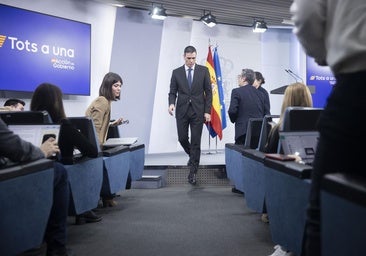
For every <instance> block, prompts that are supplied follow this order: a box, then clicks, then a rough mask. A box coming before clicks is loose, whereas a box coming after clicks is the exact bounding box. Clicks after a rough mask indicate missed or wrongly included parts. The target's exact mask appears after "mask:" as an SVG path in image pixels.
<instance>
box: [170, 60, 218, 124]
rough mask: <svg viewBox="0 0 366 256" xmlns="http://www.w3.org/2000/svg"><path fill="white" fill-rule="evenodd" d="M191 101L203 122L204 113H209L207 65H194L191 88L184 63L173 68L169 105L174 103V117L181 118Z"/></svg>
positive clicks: (210, 91) (210, 95) (210, 96)
mask: <svg viewBox="0 0 366 256" xmlns="http://www.w3.org/2000/svg"><path fill="white" fill-rule="evenodd" d="M189 103H191V105H192V108H193V110H194V112H195V113H196V114H197V116H198V117H199V118H202V123H203V122H204V113H208V114H211V106H212V89H211V80H210V74H209V71H208V69H207V67H205V66H202V65H198V64H196V65H195V68H194V74H193V81H192V88H191V89H190V88H189V85H188V80H187V76H186V70H185V65H183V66H181V67H179V68H176V69H174V70H173V73H172V77H171V81H170V92H169V105H171V104H174V105H175V106H176V107H175V115H176V118H178V119H180V118H183V116H184V115H185V113H186V112H187V109H188V107H189Z"/></svg>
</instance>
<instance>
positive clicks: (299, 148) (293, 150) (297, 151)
mask: <svg viewBox="0 0 366 256" xmlns="http://www.w3.org/2000/svg"><path fill="white" fill-rule="evenodd" d="M279 134H280V138H279V139H280V143H281V146H282V149H283V153H284V154H285V155H298V156H299V157H301V159H302V161H303V162H304V163H305V164H308V165H312V164H313V160H314V156H315V152H316V146H317V144H318V139H319V132H318V131H303V132H279Z"/></svg>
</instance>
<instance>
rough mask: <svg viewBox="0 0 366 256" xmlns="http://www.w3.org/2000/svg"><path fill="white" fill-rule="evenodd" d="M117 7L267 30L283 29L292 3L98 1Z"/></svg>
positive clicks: (289, 0) (285, 0)
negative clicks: (260, 24) (259, 22)
mask: <svg viewBox="0 0 366 256" xmlns="http://www.w3.org/2000/svg"><path fill="white" fill-rule="evenodd" d="M99 2H105V3H119V4H123V5H124V6H125V7H129V8H136V9H141V10H151V8H152V6H153V5H154V6H155V5H156V6H163V7H164V8H165V9H166V13H167V15H168V16H175V17H186V18H190V19H193V20H199V19H200V18H201V16H202V15H203V14H204V12H206V13H207V12H211V14H212V15H214V16H215V17H216V21H217V23H218V24H229V25H238V26H251V25H252V24H253V20H254V19H255V18H257V19H263V20H264V21H266V22H267V25H268V26H269V27H286V26H290V25H289V24H284V23H283V21H284V20H285V21H287V22H288V21H290V19H291V15H290V11H289V10H290V5H291V3H292V0H226V1H222V0H221V1H218V0H156V1H146V0H104V1H103V0H99Z"/></svg>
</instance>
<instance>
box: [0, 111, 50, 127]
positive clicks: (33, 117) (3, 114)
mask: <svg viewBox="0 0 366 256" xmlns="http://www.w3.org/2000/svg"><path fill="white" fill-rule="evenodd" d="M0 118H1V119H2V120H3V121H4V123H6V124H7V125H9V124H51V123H52V119H51V117H50V115H49V114H48V112H47V111H0Z"/></svg>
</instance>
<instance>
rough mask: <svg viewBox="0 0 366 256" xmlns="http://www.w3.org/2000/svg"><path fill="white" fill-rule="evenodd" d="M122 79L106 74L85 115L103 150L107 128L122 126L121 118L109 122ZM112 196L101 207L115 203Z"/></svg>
mask: <svg viewBox="0 0 366 256" xmlns="http://www.w3.org/2000/svg"><path fill="white" fill-rule="evenodd" d="M122 84H123V81H122V78H121V77H120V76H119V75H118V74H116V73H113V72H109V73H107V74H106V75H105V76H104V78H103V81H102V84H101V85H100V88H99V97H97V98H96V99H95V100H94V101H93V102H92V103H91V104H90V105H89V107H88V108H87V110H86V112H85V115H86V116H88V117H90V118H92V119H93V122H94V126H95V130H96V132H97V135H98V141H99V144H100V146H101V148H103V143H104V142H105V141H106V138H107V134H108V128H109V126H117V125H120V124H122V121H123V118H118V119H117V120H115V121H113V122H110V120H111V103H112V101H117V100H119V99H120V94H121V87H122ZM113 198H114V195H108V196H103V197H102V200H103V206H104V207H108V206H110V207H112V206H115V205H116V204H117V203H116V201H114V200H113Z"/></svg>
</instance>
